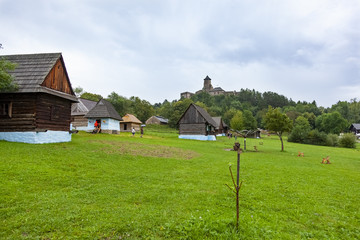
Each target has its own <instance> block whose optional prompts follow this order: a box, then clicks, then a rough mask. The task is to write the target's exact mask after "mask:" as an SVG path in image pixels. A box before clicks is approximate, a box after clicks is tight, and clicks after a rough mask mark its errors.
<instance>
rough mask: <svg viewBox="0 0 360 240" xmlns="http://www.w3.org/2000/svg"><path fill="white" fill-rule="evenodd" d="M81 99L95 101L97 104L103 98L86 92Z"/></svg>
mask: <svg viewBox="0 0 360 240" xmlns="http://www.w3.org/2000/svg"><path fill="white" fill-rule="evenodd" d="M80 97H81V98H83V99H87V100H91V101H95V102H98V101H99V100H100V99H102V98H103V97H102V96H101V95H100V94H96V93H89V92H84V93H83V94H81V96H80Z"/></svg>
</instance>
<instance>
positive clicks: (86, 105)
mask: <svg viewBox="0 0 360 240" xmlns="http://www.w3.org/2000/svg"><path fill="white" fill-rule="evenodd" d="M78 101H79V102H77V103H73V104H72V105H71V115H72V116H77V115H85V114H87V113H88V112H89V111H90V110H91V109H93V108H94V107H95V106H96V104H97V102H95V101H91V100H87V99H82V98H78Z"/></svg>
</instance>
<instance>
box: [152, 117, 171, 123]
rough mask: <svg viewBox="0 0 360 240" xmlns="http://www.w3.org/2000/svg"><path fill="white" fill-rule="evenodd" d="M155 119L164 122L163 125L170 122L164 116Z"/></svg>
mask: <svg viewBox="0 0 360 240" xmlns="http://www.w3.org/2000/svg"><path fill="white" fill-rule="evenodd" d="M154 117H156V118H157V119H159V121H160V122H162V123H166V124H167V123H168V122H169V119H167V118H164V117H162V116H154Z"/></svg>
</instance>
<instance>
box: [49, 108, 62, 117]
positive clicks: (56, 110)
mask: <svg viewBox="0 0 360 240" xmlns="http://www.w3.org/2000/svg"><path fill="white" fill-rule="evenodd" d="M58 119H60V107H59V106H51V116H50V120H58Z"/></svg>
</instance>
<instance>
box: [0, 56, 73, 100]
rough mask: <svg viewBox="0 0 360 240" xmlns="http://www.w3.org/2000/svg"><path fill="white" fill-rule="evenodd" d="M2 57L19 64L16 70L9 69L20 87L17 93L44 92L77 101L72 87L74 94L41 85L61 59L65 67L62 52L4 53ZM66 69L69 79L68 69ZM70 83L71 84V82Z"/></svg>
mask: <svg viewBox="0 0 360 240" xmlns="http://www.w3.org/2000/svg"><path fill="white" fill-rule="evenodd" d="M0 57H2V58H4V59H6V60H8V61H10V62H13V63H16V64H17V66H16V68H15V69H14V70H11V71H9V74H10V75H11V76H13V78H14V80H13V81H14V83H15V84H17V85H18V87H19V88H18V90H17V91H16V92H17V93H33V92H43V93H48V94H52V95H56V96H59V97H62V98H66V99H69V100H73V101H77V100H76V97H75V95H74V93H73V91H72V89H71V93H72V94H68V93H64V92H60V91H56V90H54V89H51V88H47V87H44V86H41V84H42V83H43V82H44V80H45V79H46V77H47V76H48V74H49V72H50V71H51V69H52V68H53V67H54V65H55V63H56V62H57V61H58V60H59V59H60V60H61V61H62V63H63V65H64V67H65V64H64V60H63V58H62V55H61V53H41V54H21V55H4V56H0ZM64 71H65V74H66V76H67V79H69V77H68V75H67V72H66V69H64ZM69 85H70V86H71V84H70V82H69Z"/></svg>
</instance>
